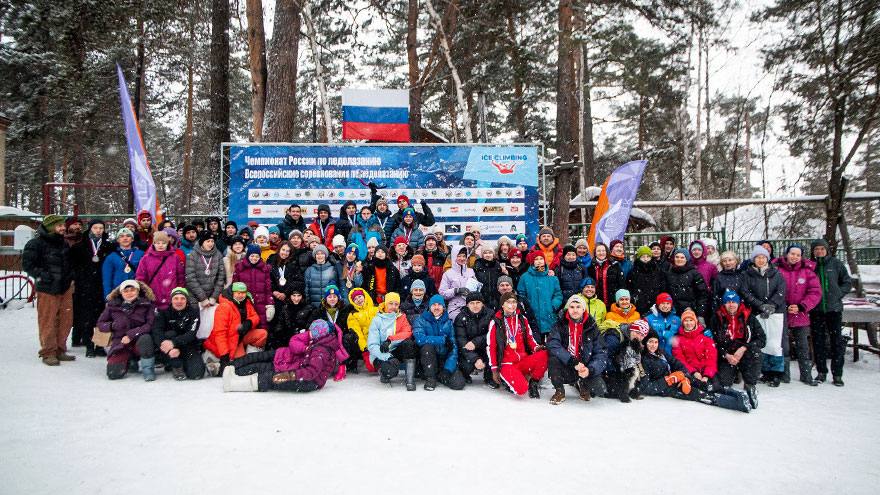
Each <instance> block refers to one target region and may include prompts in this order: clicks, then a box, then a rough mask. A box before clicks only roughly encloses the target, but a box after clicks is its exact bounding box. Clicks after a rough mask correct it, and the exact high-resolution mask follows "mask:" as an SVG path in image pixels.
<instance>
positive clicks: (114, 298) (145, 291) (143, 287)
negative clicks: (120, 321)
mask: <svg viewBox="0 0 880 495" xmlns="http://www.w3.org/2000/svg"><path fill="white" fill-rule="evenodd" d="M136 282H137V283H138V286H140V291H139V292H138V299H146V300H147V301H150V302H155V301H156V295H155V294H153V289H151V288H150V286H149V285H147V284H145V283H143V282H141V281H139V280H137V281H136ZM107 302H108V303H112V302H115V303H117V304H122V292H121V291H120V290H119V287H117V288H115V289H113V290H112V291H110V293H109V294H107Z"/></svg>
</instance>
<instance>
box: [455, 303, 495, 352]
mask: <svg viewBox="0 0 880 495" xmlns="http://www.w3.org/2000/svg"><path fill="white" fill-rule="evenodd" d="M491 321H492V310H491V309H489V308H488V307H487V306H486V305H485V304H484V305H483V308H482V309H481V310H480V312H479V313H471V310H470V308H468V307H467V306H465V307H464V308H462V310H461V312H460V313H458V316H456V317H455V322H454V323H453V325H454V326H455V341H456V342H457V343H458V351H459V352H462V351H464V346H465V344H467V343H468V342H473V343H474V346H476V348H477V349H482V348H484V347H486V335H487V334H488V333H489V322H491Z"/></svg>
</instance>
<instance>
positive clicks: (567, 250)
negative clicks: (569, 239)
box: [562, 244, 577, 257]
mask: <svg viewBox="0 0 880 495" xmlns="http://www.w3.org/2000/svg"><path fill="white" fill-rule="evenodd" d="M568 253H575V254H577V249H575V247H574V246H572V245H571V244H566V246H565V247H564V248H562V256H563V257H565V255H566V254H568Z"/></svg>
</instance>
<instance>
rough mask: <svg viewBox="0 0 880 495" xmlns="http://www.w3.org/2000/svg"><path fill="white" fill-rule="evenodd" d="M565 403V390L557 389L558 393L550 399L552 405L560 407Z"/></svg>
mask: <svg viewBox="0 0 880 495" xmlns="http://www.w3.org/2000/svg"><path fill="white" fill-rule="evenodd" d="M563 402H565V389H562V388H557V389H556V392H555V393H554V394H553V397H550V403H551V404H553V405H554V406H558V405H559V404H562V403H563Z"/></svg>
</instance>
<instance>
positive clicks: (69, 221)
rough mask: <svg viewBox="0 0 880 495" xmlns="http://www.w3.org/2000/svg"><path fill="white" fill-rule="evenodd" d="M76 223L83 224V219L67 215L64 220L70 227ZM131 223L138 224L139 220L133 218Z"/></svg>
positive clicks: (65, 224)
mask: <svg viewBox="0 0 880 495" xmlns="http://www.w3.org/2000/svg"><path fill="white" fill-rule="evenodd" d="M75 223H78V224H80V225H82V220H80V219H79V217H78V216H75V215H74V216H72V217H67V219H66V220H64V226H65V227H67V228H68V229H69V228H70V226H71V225H73V224H75ZM131 223H133V224H135V225H137V222H135V221H134V220H132V221H131Z"/></svg>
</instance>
